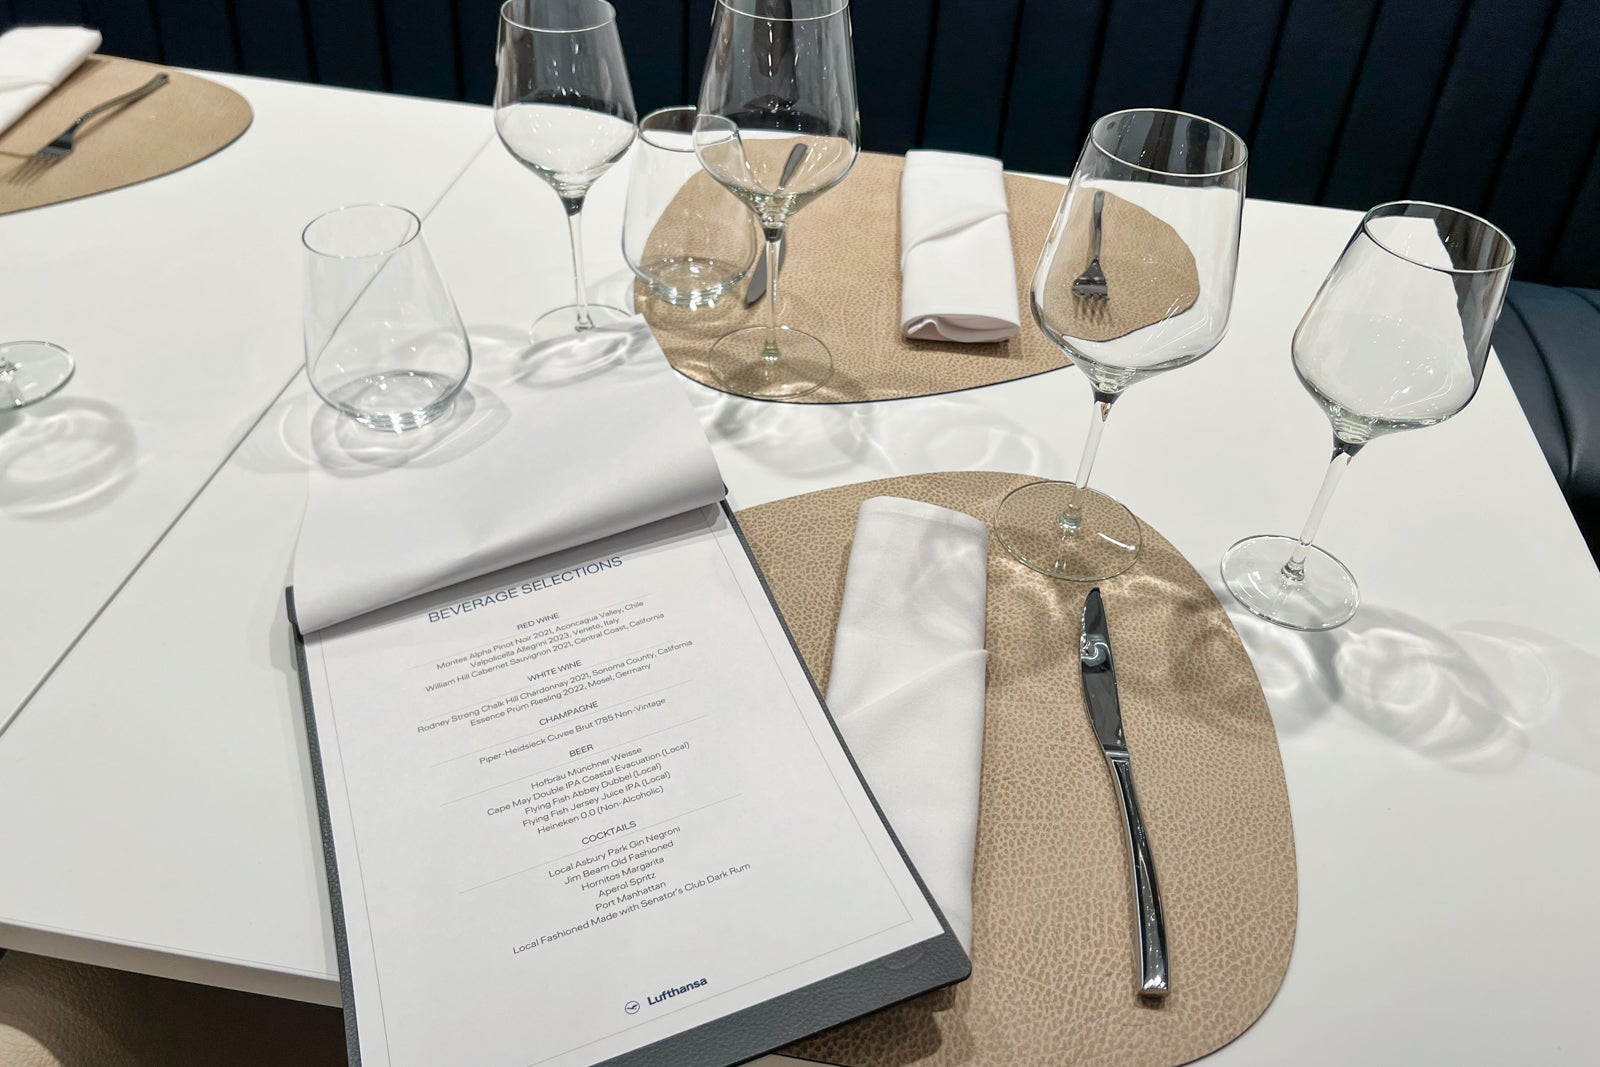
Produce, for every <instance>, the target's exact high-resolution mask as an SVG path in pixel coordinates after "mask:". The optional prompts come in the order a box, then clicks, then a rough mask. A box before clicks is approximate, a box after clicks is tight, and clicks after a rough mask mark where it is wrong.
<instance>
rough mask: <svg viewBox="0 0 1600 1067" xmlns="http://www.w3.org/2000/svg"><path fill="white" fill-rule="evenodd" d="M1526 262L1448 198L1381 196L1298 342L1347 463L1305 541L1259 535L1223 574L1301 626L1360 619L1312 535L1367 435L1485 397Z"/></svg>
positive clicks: (1354, 593) (1227, 558)
mask: <svg viewBox="0 0 1600 1067" xmlns="http://www.w3.org/2000/svg"><path fill="white" fill-rule="evenodd" d="M1515 259H1516V248H1515V246H1514V245H1513V244H1512V243H1511V240H1510V238H1508V237H1507V236H1506V235H1505V234H1504V233H1503V232H1501V231H1500V230H1499V229H1497V228H1496V227H1495V226H1494V225H1492V224H1491V223H1489V222H1486V221H1484V220H1483V219H1480V218H1478V217H1477V216H1475V215H1470V214H1468V213H1467V212H1464V211H1459V210H1457V209H1455V208H1451V207H1446V206H1444V205H1441V204H1428V203H1422V202H1419V201H1400V202H1396V203H1392V204H1380V205H1378V206H1377V207H1375V208H1373V209H1372V210H1371V211H1369V212H1367V214H1366V215H1365V216H1364V217H1363V218H1362V220H1361V224H1360V226H1359V227H1357V229H1356V232H1355V234H1354V235H1353V236H1352V237H1351V238H1350V241H1349V243H1348V244H1347V245H1346V246H1345V249H1344V251H1343V252H1342V253H1341V254H1340V256H1339V259H1338V260H1337V262H1335V263H1334V265H1333V269H1332V270H1331V271H1330V272H1329V273H1328V277H1327V278H1326V279H1325V280H1324V281H1323V283H1322V286H1321V287H1320V288H1319V289H1318V290H1317V295H1316V296H1315V297H1314V298H1313V299H1312V301H1311V305H1310V307H1308V308H1307V309H1306V313H1305V316H1304V317H1303V318H1302V319H1301V320H1300V325H1299V326H1298V327H1297V328H1296V329H1295V332H1294V340H1293V342H1292V344H1291V352H1292V357H1293V362H1294V370H1295V374H1296V376H1297V377H1298V378H1299V380H1300V384H1301V385H1302V386H1304V387H1305V389H1306V391H1307V392H1308V393H1310V394H1311V396H1312V397H1313V398H1314V399H1315V400H1316V401H1317V402H1318V403H1319V404H1320V405H1321V406H1322V409H1323V412H1324V414H1326V415H1327V417H1328V421H1329V422H1330V423H1331V424H1332V427H1333V459H1332V462H1331V463H1330V464H1329V466H1328V470H1327V473H1326V475H1325V476H1324V478H1323V483H1322V488H1321V490H1320V491H1319V492H1318V494H1317V499H1316V501H1315V503H1314V504H1313V505H1312V508H1311V514H1310V516H1309V517H1308V518H1307V520H1306V523H1305V526H1304V528H1303V529H1302V530H1301V533H1300V536H1299V537H1298V538H1295V537H1290V536H1288V535H1284V534H1262V535H1258V536H1255V537H1247V538H1245V539H1244V540H1242V541H1240V542H1238V543H1237V544H1235V545H1234V546H1233V547H1232V548H1230V549H1228V551H1227V553H1226V554H1225V555H1224V556H1223V558H1222V578H1223V583H1224V584H1225V585H1226V586H1227V587H1228V591H1229V592H1230V593H1232V594H1233V596H1234V598H1235V599H1236V600H1238V601H1239V603H1240V604H1242V605H1243V606H1244V607H1245V608H1247V609H1248V610H1249V611H1251V612H1252V613H1253V614H1255V615H1258V616H1260V617H1261V618H1264V619H1267V620H1269V621H1271V622H1275V623H1278V624H1279V625H1282V626H1286V627H1289V628H1291V629H1297V630H1330V629H1333V628H1334V627H1336V626H1340V625H1342V624H1344V623H1345V622H1347V621H1348V620H1349V619H1350V618H1351V617H1352V616H1353V615H1354V614H1355V612H1356V608H1357V607H1358V606H1359V605H1360V602H1361V596H1360V590H1359V588H1358V587H1357V585H1356V580H1355V577H1354V576H1353V575H1352V574H1351V573H1350V570H1349V568H1347V567H1346V566H1345V565H1344V564H1343V563H1341V562H1340V561H1339V560H1338V559H1336V558H1335V557H1334V556H1332V555H1331V554H1330V553H1328V552H1326V551H1324V550H1323V549H1321V548H1319V547H1317V546H1316V545H1314V544H1313V543H1312V541H1313V539H1314V538H1315V536H1316V531H1317V527H1318V526H1319V525H1320V524H1321V521H1322V516H1323V514H1324V513H1325V512H1326V510H1327V507H1328V504H1329V502H1330V501H1331V500H1332V498H1333V492H1334V490H1335V488H1337V486H1338V484H1339V480H1340V479H1341V478H1342V477H1343V475H1344V471H1345V469H1346V467H1348V466H1349V464H1350V461H1351V460H1352V459H1354V458H1355V456H1356V454H1357V453H1359V452H1360V451H1361V450H1362V449H1363V448H1365V447H1366V446H1367V444H1369V443H1370V442H1371V441H1373V440H1375V439H1376V438H1378V437H1382V436H1385V435H1387V434H1391V433H1398V432H1401V431H1403V430H1415V429H1420V428H1422V427H1426V426H1433V425H1436V424H1438V423H1440V422H1443V421H1444V420H1446V419H1448V418H1451V417H1452V416H1454V415H1456V414H1457V413H1458V412H1460V411H1461V410H1462V409H1463V408H1465V407H1466V406H1467V404H1468V402H1470V401H1471V400H1472V397H1473V396H1474V395H1475V394H1476V393H1477V390H1478V384H1479V383H1480V382H1481V381H1482V379H1483V372H1484V367H1485V364H1486V363H1487V362H1488V358H1489V342H1490V337H1491V335H1492V333H1493V331H1494V323H1495V320H1496V319H1497V318H1498V317H1499V315H1500V308H1501V306H1502V304H1503V303H1504V300H1505V293H1506V286H1507V285H1508V284H1509V282H1510V280H1511V268H1512V264H1513V263H1514V261H1515Z"/></svg>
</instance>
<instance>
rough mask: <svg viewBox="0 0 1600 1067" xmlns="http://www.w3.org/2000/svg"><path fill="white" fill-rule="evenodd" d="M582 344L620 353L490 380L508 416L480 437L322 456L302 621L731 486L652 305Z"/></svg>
mask: <svg viewBox="0 0 1600 1067" xmlns="http://www.w3.org/2000/svg"><path fill="white" fill-rule="evenodd" d="M607 341H612V342H614V346H613V345H606V344H605V343H606V342H607ZM583 344H584V345H585V346H586V350H593V349H594V348H596V347H605V348H606V349H607V350H609V351H614V352H615V356H614V358H615V362H614V363H611V364H609V365H607V366H606V367H605V369H604V370H601V371H599V372H598V373H581V374H572V375H568V376H559V375H553V376H548V377H545V378H542V379H539V380H537V381H536V382H520V383H519V382H516V381H510V382H507V383H506V384H504V385H497V386H496V387H495V389H494V390H493V391H492V392H491V391H489V390H488V389H487V387H485V386H483V385H477V386H476V390H477V392H478V393H481V394H482V399H481V400H478V401H477V403H478V406H479V407H480V408H486V407H488V406H490V402H491V401H492V402H493V403H494V404H495V405H503V407H504V409H505V410H504V411H503V412H500V410H499V408H498V407H497V408H496V409H495V410H496V411H497V413H499V414H501V415H502V416H503V419H504V421H503V422H501V423H499V424H498V425H495V426H494V427H493V429H492V432H489V433H485V434H480V435H478V437H479V438H481V439H476V440H475V442H474V440H473V435H472V433H471V431H470V430H469V431H467V432H466V433H465V434H463V437H464V438H466V439H468V440H469V443H471V446H470V447H455V445H456V443H455V442H449V441H445V442H443V443H442V444H441V446H440V447H438V448H436V449H434V450H433V451H431V452H422V453H421V454H415V453H411V454H405V455H406V456H407V458H405V461H404V462H386V463H368V464H366V465H361V464H338V465H334V464H331V463H329V462H328V461H327V460H324V462H323V465H322V466H320V467H318V468H315V469H313V470H312V472H311V479H310V491H309V494H308V497H307V501H306V515H305V519H304V521H303V522H302V524H301V527H300V541H299V544H298V545H297V546H296V547H295V556H294V596H295V614H296V616H297V617H298V621H299V623H300V628H301V630H303V631H304V632H306V633H310V632H311V631H313V630H319V629H321V628H323V627H325V626H330V625H332V624H334V623H336V622H342V621H344V620H346V619H351V618H354V617H355V616H357V615H361V614H364V613H366V612H368V611H371V610H373V609H375V608H379V607H383V606H385V605H387V604H394V603H398V602H399V601H401V600H405V599H407V598H409V597H413V596H419V595H421V594H423V593H427V592H432V591H433V590H435V589H442V588H443V587H445V586H447V585H453V584H454V583H456V582H461V581H466V580H467V579H469V578H475V577H477V576H479V575H483V574H489V573H490V572H492V571H497V570H500V569H501V568H503V567H509V566H513V565H515V564H519V563H525V562H527V561H528V560H532V559H538V558H539V557H541V556H546V555H549V554H550V553H552V552H559V551H561V550H563V549H566V548H571V547H573V546H574V545H581V544H586V543H588V542H590V541H594V540H598V539H599V538H602V537H609V536H610V535H612V534H615V533H621V532H622V531H624V530H631V529H633V528H634V527H636V526H642V525H644V524H645V523H649V522H654V521H656V520H658V519H664V518H667V517H669V516H672V515H678V514H682V513H683V512H685V511H689V510H690V509H692V508H697V507H703V506H705V505H706V504H710V503H713V502H715V501H717V500H721V499H722V498H723V496H725V495H726V492H727V491H726V490H725V489H724V488H723V484H722V475H721V473H720V472H719V471H718V469H717V462H716V460H715V459H714V458H713V457H712V454H711V446H710V445H709V444H708V443H707V441H706V437H705V434H704V432H703V431H702V430H701V429H700V421H699V419H698V418H697V417H696V416H695V413H694V409H693V408H692V407H691V406H690V404H689V399H688V397H687V396H686V395H685V394H684V391H683V388H682V387H681V386H680V385H679V384H678V380H677V374H676V373H675V372H674V371H673V370H672V368H671V366H670V365H669V364H668V363H667V360H666V357H665V356H664V355H663V354H662V352H661V348H660V347H659V346H658V345H657V344H656V341H655V338H654V337H652V336H651V334H650V329H649V327H648V326H646V325H645V322H644V319H642V318H639V317H635V318H633V319H630V320H628V321H627V322H625V323H623V324H620V325H618V326H616V327H612V328H610V329H609V330H606V331H601V330H596V331H594V332H593V333H589V334H585V335H583ZM531 358H534V359H537V358H540V357H538V356H535V357H531ZM545 358H551V359H553V358H556V357H553V356H551V357H545ZM474 388H475V386H474V382H470V381H469V383H468V385H467V389H469V390H473V389H474ZM462 403H463V401H462V400H459V399H458V400H457V407H458V408H460V407H461V405H462ZM459 414H460V413H459V412H458V413H457V415H459ZM451 417H452V418H453V417H457V416H451ZM340 418H342V416H341V417H340ZM448 428H449V427H448V426H445V425H437V424H436V425H435V426H433V427H429V428H426V429H423V430H417V431H412V433H411V434H403V435H400V437H399V439H397V440H396V445H395V447H396V448H407V447H416V445H413V444H412V442H416V444H418V445H426V444H427V439H426V438H424V437H422V436H421V435H425V434H430V433H433V432H435V431H439V430H447V429H448ZM350 429H351V431H352V432H354V433H357V434H360V435H368V437H367V438H366V439H372V438H380V437H381V435H378V434H375V433H373V432H372V431H368V430H362V429H360V428H359V427H354V426H351V427H350ZM413 434H415V435H417V436H415V437H413ZM358 440H362V438H358ZM380 444H381V442H380ZM372 447H378V446H376V445H374V446H372Z"/></svg>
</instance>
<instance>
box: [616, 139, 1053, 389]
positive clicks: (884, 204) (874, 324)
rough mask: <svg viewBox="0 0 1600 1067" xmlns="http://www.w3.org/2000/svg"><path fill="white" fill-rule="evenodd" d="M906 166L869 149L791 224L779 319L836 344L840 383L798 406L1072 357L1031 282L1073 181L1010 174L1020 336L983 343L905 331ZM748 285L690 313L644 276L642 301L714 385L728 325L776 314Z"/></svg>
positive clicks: (1012, 374) (1037, 370) (1046, 365)
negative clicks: (1047, 328)
mask: <svg viewBox="0 0 1600 1067" xmlns="http://www.w3.org/2000/svg"><path fill="white" fill-rule="evenodd" d="M904 167H905V161H904V160H903V159H902V158H901V157H899V156H889V155H880V154H878V153H875V152H863V153H861V156H860V158H859V159H857V160H856V165H855V169H854V170H852V171H851V172H850V176H849V177H847V178H846V179H845V180H844V181H843V182H841V183H840V184H839V185H838V186H837V187H836V188H834V189H830V190H829V191H828V192H827V193H825V194H823V195H822V196H821V197H819V198H817V200H816V201H815V202H813V203H812V204H810V205H809V206H807V207H806V208H805V209H804V210H803V211H801V212H800V213H799V214H798V215H796V216H795V217H794V220H793V221H792V222H790V224H789V236H788V251H787V255H786V258H785V259H784V264H783V274H782V276H781V278H780V284H779V287H778V315H779V321H780V322H783V323H785V324H787V325H790V326H795V327H797V328H799V329H802V330H805V331H807V332H808V333H812V334H815V335H816V336H818V337H820V338H821V339H822V340H823V342H824V343H825V344H827V346H828V348H829V349H830V350H831V351H832V352H833V363H834V373H833V379H832V380H831V381H830V382H828V383H827V384H826V385H824V386H823V387H822V388H821V389H819V390H817V391H816V392H814V393H811V394H809V395H807V396H802V397H798V398H795V399H794V400H792V401H790V402H791V403H801V404H818V403H824V404H825V403H845V402H853V401H861V400H894V399H898V398H901V397H911V396H932V395H934V394H937V393H949V392H954V391H956V390H958V389H971V388H974V387H976V386H980V385H993V384H995V383H996V382H1007V381H1011V380H1012V379H1013V378H1026V377H1028V376H1029V375H1033V374H1041V373H1043V372H1044V371H1047V370H1055V369H1056V368H1057V367H1065V366H1067V365H1068V364H1069V362H1070V361H1069V360H1068V359H1067V357H1066V356H1065V355H1064V354H1063V353H1062V351H1061V349H1059V348H1057V347H1056V346H1055V345H1054V344H1053V343H1051V341H1050V339H1049V338H1047V337H1046V336H1045V335H1044V334H1043V333H1041V332H1040V330H1039V327H1038V326H1037V325H1035V323H1034V321H1033V316H1032V315H1030V314H1029V313H1028V283H1029V281H1030V280H1031V279H1032V277H1033V267H1034V264H1035V263H1037V262H1038V259H1039V251H1040V249H1042V248H1043V247H1044V240H1045V237H1046V235H1047V234H1048V233H1049V231H1050V223H1051V221H1052V220H1053V219H1054V218H1055V212H1056V207H1057V206H1058V205H1059V204H1060V203H1061V196H1062V194H1063V193H1065V192H1066V187H1065V186H1063V185H1058V184H1056V183H1055V182H1047V181H1041V180H1039V179H1037V178H1024V177H1022V176H1020V175H1016V174H1007V175H1006V176H1005V182H1006V199H1007V201H1008V203H1009V205H1010V209H1011V247H1012V253H1013V255H1014V256H1015V257H1016V263H1017V306H1018V308H1019V310H1020V312H1021V316H1022V331H1021V333H1019V334H1018V335H1017V336H1016V337H1013V338H1011V339H1010V340H1008V341H1002V342H997V343H994V344H983V345H964V344H956V343H954V342H947V341H911V340H907V339H906V338H905V337H904V336H902V335H901V333H900V172H901V171H902V170H903V169H904ZM697 177H698V176H697ZM689 192H690V193H691V194H693V193H695V192H696V190H693V189H691V190H689ZM698 192H699V193H700V194H701V195H719V196H722V195H727V194H726V193H723V192H722V191H721V190H720V189H718V188H717V187H715V186H713V185H711V179H710V177H709V175H708V176H706V185H705V186H704V187H703V188H702V189H700V190H698ZM743 294H744V286H743V283H741V284H740V286H739V287H738V288H737V289H736V290H735V291H734V292H732V293H729V294H728V295H727V296H725V297H724V298H723V299H721V300H719V301H718V302H717V305H716V307H713V308H697V309H695V310H694V311H690V310H688V309H686V308H677V307H673V306H672V305H671V304H668V303H667V302H666V301H664V300H661V299H660V298H658V297H656V296H654V295H652V294H651V293H650V291H649V289H648V288H646V287H645V286H644V285H643V284H636V285H635V286H634V306H635V307H636V308H638V309H639V311H640V312H641V313H642V314H643V315H644V317H645V320H646V321H647V322H649V324H650V328H651V330H652V331H654V333H655V335H656V340H657V341H659V342H660V343H661V347H662V349H663V350H664V351H665V352H666V354H667V359H668V360H670V361H671V363H672V365H673V366H674V367H676V368H678V370H679V371H681V372H682V373H684V374H686V375H688V376H689V377H690V378H693V379H694V380H695V381H697V382H701V383H702V384H705V385H709V386H711V387H712V388H713V389H715V388H717V383H716V379H714V378H713V377H712V376H711V374H710V371H709V370H708V369H707V366H706V362H705V354H706V352H707V350H708V349H710V347H711V344H712V342H714V341H715V340H716V339H717V338H719V337H721V336H722V335H723V334H725V333H727V332H728V331H729V330H734V329H737V328H739V327H740V326H755V325H765V323H766V321H767V319H766V315H767V308H766V303H765V301H763V302H761V303H758V304H756V305H755V306H754V307H751V308H746V307H745V304H744V295H743Z"/></svg>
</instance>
